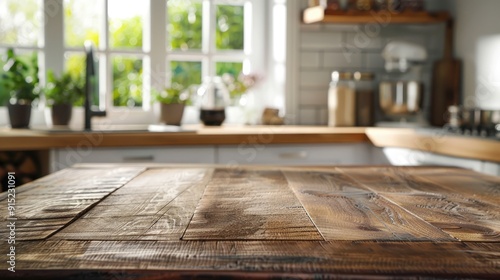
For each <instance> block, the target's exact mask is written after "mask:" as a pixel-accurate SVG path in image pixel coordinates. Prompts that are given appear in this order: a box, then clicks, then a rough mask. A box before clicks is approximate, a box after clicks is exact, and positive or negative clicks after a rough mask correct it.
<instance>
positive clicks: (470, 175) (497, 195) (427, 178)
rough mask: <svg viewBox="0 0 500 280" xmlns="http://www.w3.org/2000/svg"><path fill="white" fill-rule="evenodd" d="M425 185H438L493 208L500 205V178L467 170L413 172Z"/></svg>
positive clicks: (449, 192) (445, 190)
mask: <svg viewBox="0 0 500 280" xmlns="http://www.w3.org/2000/svg"><path fill="white" fill-rule="evenodd" d="M412 175H414V176H415V177H416V178H418V180H420V181H421V182H422V183H423V184H426V185H430V184H434V185H438V186H440V187H441V188H442V189H443V191H442V192H446V193H448V194H458V195H461V196H463V197H466V198H472V199H475V200H478V201H482V202H483V203H488V204H490V205H492V206H497V207H498V205H500V177H493V176H488V175H485V174H481V173H477V172H474V171H471V170H466V169H456V168H447V169H435V170H433V169H420V170H415V171H413V172H412Z"/></svg>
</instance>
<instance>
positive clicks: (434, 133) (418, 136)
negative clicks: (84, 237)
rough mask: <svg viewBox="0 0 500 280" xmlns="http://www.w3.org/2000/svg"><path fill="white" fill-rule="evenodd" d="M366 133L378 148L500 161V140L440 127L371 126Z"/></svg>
mask: <svg viewBox="0 0 500 280" xmlns="http://www.w3.org/2000/svg"><path fill="white" fill-rule="evenodd" d="M366 135H367V136H368V138H369V139H370V141H371V142H372V143H373V145H375V146H376V147H399V148H408V149H414V150H420V151H426V152H431V153H437V154H442V155H447V156H452V157H461V158H469V159H480V160H485V161H492V162H499V163H500V141H498V140H492V139H486V138H477V137H467V136H460V135H450V134H446V133H445V132H443V131H440V130H429V131H419V130H415V129H408V128H406V129H405V128H395V129H394V128H392V129H391V128H367V129H366Z"/></svg>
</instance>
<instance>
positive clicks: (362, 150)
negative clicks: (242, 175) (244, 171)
mask: <svg viewBox="0 0 500 280" xmlns="http://www.w3.org/2000/svg"><path fill="white" fill-rule="evenodd" d="M217 158H218V160H217V161H218V163H219V164H224V165H237V164H243V165H245V164H278V165H366V164H369V161H370V146H369V145H368V144H366V143H359V144H315V145H259V144H240V145H232V146H218V151H217Z"/></svg>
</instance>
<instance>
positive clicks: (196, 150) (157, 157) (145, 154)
mask: <svg viewBox="0 0 500 280" xmlns="http://www.w3.org/2000/svg"><path fill="white" fill-rule="evenodd" d="M78 163H206V164H214V163H215V148H214V147H212V146H194V147H191V146H190V147H186V146H181V147H154V148H92V149H91V150H82V149H77V148H74V149H72V148H68V149H58V150H55V151H54V153H53V159H52V162H51V170H52V171H57V170H60V169H63V168H67V167H70V166H72V165H74V164H78Z"/></svg>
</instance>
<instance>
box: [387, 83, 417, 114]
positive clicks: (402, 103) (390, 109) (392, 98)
mask: <svg viewBox="0 0 500 280" xmlns="http://www.w3.org/2000/svg"><path fill="white" fill-rule="evenodd" d="M421 104H422V84H421V83H420V82H417V81H398V82H381V83H380V88H379V105H380V108H381V109H382V111H383V112H384V114H385V115H387V116H396V117H400V118H404V117H405V116H406V115H413V114H416V113H418V112H419V111H420V109H421Z"/></svg>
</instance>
